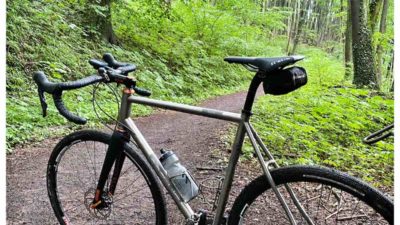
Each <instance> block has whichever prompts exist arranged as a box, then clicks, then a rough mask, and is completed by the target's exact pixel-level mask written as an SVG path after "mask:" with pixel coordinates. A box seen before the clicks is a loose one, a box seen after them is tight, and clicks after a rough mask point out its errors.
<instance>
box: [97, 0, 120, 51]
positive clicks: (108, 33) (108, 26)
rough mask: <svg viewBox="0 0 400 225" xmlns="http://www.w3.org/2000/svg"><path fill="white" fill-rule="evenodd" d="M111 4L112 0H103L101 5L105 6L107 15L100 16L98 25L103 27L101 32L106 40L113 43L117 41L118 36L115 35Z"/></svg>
mask: <svg viewBox="0 0 400 225" xmlns="http://www.w3.org/2000/svg"><path fill="white" fill-rule="evenodd" d="M111 4H112V0H101V2H100V5H101V6H102V7H105V9H106V10H105V16H99V17H98V25H99V27H100V29H101V34H102V37H103V39H104V40H106V41H107V42H109V43H111V44H116V43H117V36H116V35H115V32H114V29H113V25H112V19H111Z"/></svg>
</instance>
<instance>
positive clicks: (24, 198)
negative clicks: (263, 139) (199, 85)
mask: <svg viewBox="0 0 400 225" xmlns="http://www.w3.org/2000/svg"><path fill="white" fill-rule="evenodd" d="M259 91H260V90H259ZM259 93H260V92H259ZM245 97H246V92H239V93H235V94H230V95H225V96H220V97H215V98H212V99H209V100H207V101H204V102H203V103H201V104H200V106H202V107H208V108H214V109H220V110H225V111H230V112H240V110H241V108H242V106H243V104H244V100H245ZM135 122H136V123H137V126H138V127H139V129H140V130H141V131H142V133H143V134H144V136H145V137H146V138H147V141H148V142H149V143H150V145H151V147H152V148H153V149H154V150H155V151H157V152H158V150H159V149H161V148H167V149H171V150H173V151H174V152H175V153H176V154H177V156H178V157H179V159H180V161H181V162H182V164H183V165H184V166H185V167H186V168H188V169H189V171H190V172H191V173H192V175H193V176H194V178H195V179H196V180H197V181H198V182H200V183H201V181H202V180H204V179H207V178H210V177H211V178H212V177H216V176H219V175H222V171H220V172H218V171H207V170H199V169H198V168H199V167H211V168H212V167H214V168H220V167H221V166H224V165H226V163H227V160H228V157H229V152H228V150H229V144H228V142H229V141H227V140H224V139H226V136H227V135H228V131H229V128H230V126H232V125H233V124H230V123H226V122H224V121H220V120H215V119H209V118H205V117H200V116H195V115H189V114H184V113H179V112H172V111H158V112H156V113H154V114H152V115H150V116H147V117H141V118H138V119H136V120H135ZM224 137H225V138H224ZM59 140H60V138H49V139H46V140H44V141H42V142H39V143H35V144H31V145H29V146H23V147H16V148H15V149H14V151H13V153H12V154H10V155H7V224H56V223H57V221H56V217H55V216H54V214H53V210H52V209H51V206H50V202H49V200H48V197H47V189H46V167H47V161H48V159H49V156H50V153H51V151H52V149H53V148H54V146H55V145H56V144H57V142H58V141H59ZM82 167H83V165H82ZM251 167H253V169H252V170H253V172H251V171H250V170H248V169H250V168H251ZM77 170H79V169H77ZM237 171H238V172H237V173H236V175H235V179H234V185H233V188H232V196H231V197H230V201H229V202H230V203H229V205H231V204H232V201H233V200H234V199H235V197H236V196H237V195H238V194H239V191H240V190H241V189H242V188H243V187H244V185H245V184H246V183H248V182H249V181H250V180H251V178H252V177H255V176H256V174H257V172H256V171H259V167H256V166H251V165H249V164H248V163H247V165H244V164H243V163H239V167H238V170H237ZM214 193H215V192H212V191H211V190H209V191H207V193H204V194H206V195H208V198H210V199H213V197H214V196H213V195H214ZM167 201H168V205H169V206H168V208H169V221H170V223H171V224H177V223H179V222H178V221H180V220H181V218H180V217H179V216H178V215H177V214H178V213H177V209H176V208H175V209H174V208H173V206H172V200H171V199H170V198H167ZM191 205H193V206H194V208H195V209H208V210H210V209H211V207H210V206H209V204H206V203H204V202H203V199H202V198H201V197H200V198H197V199H195V200H193V201H192V202H191ZM171 211H172V213H171Z"/></svg>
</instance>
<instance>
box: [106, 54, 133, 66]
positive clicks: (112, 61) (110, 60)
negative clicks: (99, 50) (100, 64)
mask: <svg viewBox="0 0 400 225" xmlns="http://www.w3.org/2000/svg"><path fill="white" fill-rule="evenodd" d="M103 60H104V61H106V63H108V65H109V66H111V67H113V68H114V69H117V68H118V67H124V66H128V65H130V64H129V63H124V62H118V61H117V60H115V58H114V56H113V55H111V53H106V54H104V55H103Z"/></svg>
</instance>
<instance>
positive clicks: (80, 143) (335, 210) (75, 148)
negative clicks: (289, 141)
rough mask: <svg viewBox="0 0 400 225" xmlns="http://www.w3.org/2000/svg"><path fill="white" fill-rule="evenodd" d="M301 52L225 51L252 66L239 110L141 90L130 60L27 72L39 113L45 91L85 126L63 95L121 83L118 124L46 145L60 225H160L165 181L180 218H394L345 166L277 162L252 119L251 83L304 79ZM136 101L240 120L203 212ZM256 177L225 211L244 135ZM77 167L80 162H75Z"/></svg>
mask: <svg viewBox="0 0 400 225" xmlns="http://www.w3.org/2000/svg"><path fill="white" fill-rule="evenodd" d="M303 58H304V57H303V56H288V57H275V58H257V57H227V58H225V59H224V60H225V61H227V62H228V63H236V64H241V65H243V66H245V67H246V68H247V69H248V70H250V71H253V72H255V75H254V77H253V78H252V80H251V83H250V87H249V89H248V94H247V97H246V100H245V103H244V107H243V110H242V111H241V113H232V112H226V111H221V110H215V109H209V108H202V107H197V106H190V105H186V104H178V103H172V102H167V101H161V100H154V99H151V98H148V96H150V94H151V93H150V92H149V91H148V90H145V89H142V88H139V87H138V86H137V82H136V80H135V79H134V78H132V77H130V76H128V73H131V72H134V71H135V69H136V66H135V65H134V64H129V63H122V62H118V61H116V60H115V58H114V57H113V56H112V55H111V54H105V55H104V56H103V60H90V61H89V63H90V64H91V65H92V66H93V67H94V69H96V70H97V74H96V75H92V76H89V77H86V78H83V79H80V80H76V81H72V82H65V83H53V82H50V81H48V79H47V78H46V76H45V74H44V73H43V72H36V73H35V74H34V76H33V78H34V80H35V82H36V83H37V85H38V93H39V97H40V102H41V106H42V108H43V115H44V116H45V115H46V109H47V104H46V100H45V95H44V93H45V92H46V93H50V94H52V97H53V99H54V103H55V106H56V107H57V109H58V111H59V113H60V114H61V115H63V116H64V117H65V118H67V119H68V120H69V121H71V122H74V123H77V124H85V123H86V119H84V118H82V117H79V116H77V115H74V114H72V113H71V112H70V111H68V110H67V108H66V107H65V106H64V103H63V100H62V93H63V91H66V90H72V89H78V88H81V87H84V86H88V85H98V84H100V83H105V84H110V83H117V84H120V85H122V86H123V91H122V98H121V104H120V107H119V113H118V119H117V120H116V121H117V123H116V128H115V129H114V130H113V133H112V134H107V133H104V132H100V131H94V130H83V131H78V132H73V133H71V134H69V135H67V136H66V137H64V138H63V139H62V140H61V141H60V142H59V143H58V144H57V146H56V147H55V148H54V150H53V152H52V153H51V156H50V159H49V162H48V167H47V189H48V195H49V198H50V202H51V205H52V208H53V210H54V213H55V215H56V217H57V219H58V222H59V223H60V224H67V225H68V224H157V225H164V224H167V223H168V221H167V210H166V201H165V196H164V192H163V188H165V189H166V191H167V192H168V194H169V195H170V196H171V197H172V199H173V201H174V203H175V204H176V206H177V207H178V209H179V211H180V212H181V213H182V214H183V216H184V217H185V220H186V221H185V224H198V225H204V224H213V225H220V224H229V225H236V224H257V225H259V224H292V225H293V224H309V225H312V224H393V214H394V209H393V202H392V201H391V200H390V199H389V198H388V197H386V196H385V195H384V194H382V193H381V192H380V191H378V190H376V189H375V188H373V187H371V186H370V185H368V184H366V183H364V182H363V181H361V180H359V179H357V178H354V177H352V176H350V175H347V174H345V173H342V172H339V171H337V170H334V169H330V168H324V167H319V166H288V167H279V165H278V164H277V162H276V161H275V160H274V157H273V155H272V153H271V152H270V151H269V150H268V148H267V147H266V146H265V145H264V144H263V142H262V140H261V138H260V137H259V136H258V134H257V132H256V131H255V129H254V128H253V126H252V125H251V123H250V118H251V116H252V105H253V102H254V99H255V95H256V90H257V88H258V87H259V86H260V85H261V84H262V85H263V88H264V92H265V93H266V94H272V95H282V94H286V93H289V92H292V91H294V90H296V89H297V88H299V87H301V86H303V85H305V84H306V83H307V73H306V70H305V69H304V68H301V67H298V66H294V65H292V64H295V63H296V62H298V61H300V60H302V59H303ZM134 104H142V105H147V106H152V107H158V108H164V109H168V110H174V111H179V112H184V113H189V114H194V115H199V116H204V117H210V118H214V119H219V120H225V121H229V122H233V123H236V124H237V125H238V127H237V131H236V136H235V139H234V142H233V146H232V151H231V154H230V158H229V162H228V165H227V167H226V169H225V176H224V178H223V180H222V185H221V186H220V188H219V190H218V194H217V197H216V202H215V205H216V210H215V211H214V212H212V213H211V214H210V213H208V214H207V212H204V211H202V210H199V211H194V210H193V209H192V208H191V207H190V205H189V202H190V200H191V199H193V198H194V197H196V195H197V193H198V191H199V190H198V186H197V184H196V181H194V179H193V178H192V177H191V176H190V174H189V173H188V172H187V171H186V170H185V168H184V167H183V166H182V164H180V162H179V160H178V159H177V157H176V156H174V154H173V153H171V152H165V151H164V152H162V155H161V157H159V156H157V155H156V153H155V152H154V151H153V150H152V148H151V147H150V145H149V144H148V142H147V141H146V139H145V137H144V136H143V135H142V133H141V132H140V130H139V129H138V127H137V126H136V125H135V122H134V121H133V120H132V118H131V108H132V107H133V106H134ZM246 135H247V136H248V137H249V140H250V143H251V144H252V146H253V147H254V155H255V157H256V158H257V159H258V162H259V163H260V165H261V168H262V171H263V175H261V176H259V177H258V178H256V179H255V180H253V181H251V182H250V183H249V184H248V185H247V186H246V187H245V188H244V189H243V190H242V191H241V193H240V194H239V196H238V197H237V198H236V200H235V201H234V203H233V205H232V208H231V210H230V211H229V212H227V211H226V205H227V200H228V196H229V194H230V190H231V186H232V181H233V177H234V173H235V168H236V165H237V163H238V159H239V156H240V154H241V148H242V144H243V141H244V138H245V136H246ZM79 166H83V167H84V169H77V168H79Z"/></svg>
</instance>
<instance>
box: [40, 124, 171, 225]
mask: <svg viewBox="0 0 400 225" xmlns="http://www.w3.org/2000/svg"><path fill="white" fill-rule="evenodd" d="M110 140H111V135H109V134H105V133H102V132H98V131H88V130H87V131H78V132H74V133H72V134H70V135H68V136H66V137H65V138H63V139H62V140H61V141H60V142H59V143H58V144H57V146H56V147H55V148H54V150H53V152H52V154H51V156H50V159H49V163H48V167H47V190H48V194H49V197H50V202H51V205H52V207H53V210H54V212H55V215H56V217H57V219H58V221H59V223H60V224H65V225H69V224H74V225H76V224H82V225H83V224H153V225H164V224H167V221H166V218H167V216H166V209H165V200H164V196H163V193H162V191H161V190H162V189H161V186H160V185H159V182H158V180H157V178H156V176H155V174H154V172H153V171H152V170H151V168H150V167H149V165H148V164H147V163H146V161H144V159H143V158H142V157H141V156H140V155H139V154H138V153H137V151H138V150H137V149H136V150H134V148H135V146H133V145H132V146H131V145H125V147H124V149H123V154H124V155H125V156H126V157H124V158H125V160H124V161H123V166H122V169H121V173H120V176H119V179H118V183H117V186H116V189H115V192H114V194H113V195H111V194H105V196H104V197H103V199H104V202H105V204H104V205H105V206H104V207H101V208H95V209H93V208H92V207H91V205H92V203H93V199H94V194H95V190H96V186H97V181H98V179H99V176H100V171H101V168H102V165H103V162H104V158H105V154H106V152H107V148H108V144H109V143H110ZM113 167H114V166H113ZM111 171H114V169H112V170H111ZM111 178H112V176H111V174H110V175H109V178H108V180H107V182H106V185H105V190H104V193H110V192H109V191H108V190H110V189H113V188H110V186H111V184H112V183H113V182H111Z"/></svg>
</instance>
